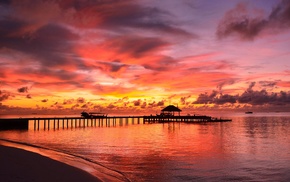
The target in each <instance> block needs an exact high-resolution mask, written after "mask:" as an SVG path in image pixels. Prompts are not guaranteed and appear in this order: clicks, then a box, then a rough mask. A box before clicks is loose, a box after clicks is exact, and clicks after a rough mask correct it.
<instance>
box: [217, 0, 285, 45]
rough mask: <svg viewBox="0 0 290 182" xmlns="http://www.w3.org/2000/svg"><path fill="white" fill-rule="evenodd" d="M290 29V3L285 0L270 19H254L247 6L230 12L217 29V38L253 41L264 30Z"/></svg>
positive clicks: (238, 7) (274, 10) (237, 7)
mask: <svg viewBox="0 0 290 182" xmlns="http://www.w3.org/2000/svg"><path fill="white" fill-rule="evenodd" d="M289 28H290V1H289V0H283V1H281V2H280V3H279V4H278V5H277V6H276V7H274V8H273V9H272V11H271V13H270V14H269V16H268V17H261V16H255V17H252V16H251V14H250V13H249V11H248V9H247V7H246V5H245V4H239V5H237V6H236V7H235V8H234V9H232V10H230V11H228V12H227V13H226V14H225V16H224V17H223V19H222V20H221V22H220V23H219V25H218V28H217V36H218V37H219V38H225V37H228V36H231V35H238V36H239V37H240V38H241V39H243V40H253V39H254V38H256V37H257V36H258V35H260V33H261V32H262V31H263V30H283V29H289Z"/></svg>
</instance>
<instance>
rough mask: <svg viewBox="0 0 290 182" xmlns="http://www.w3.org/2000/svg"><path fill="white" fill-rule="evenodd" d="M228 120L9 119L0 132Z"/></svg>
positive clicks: (155, 117) (1, 123)
mask: <svg viewBox="0 0 290 182" xmlns="http://www.w3.org/2000/svg"><path fill="white" fill-rule="evenodd" d="M225 121H231V120H230V119H217V118H215V119H214V118H212V117H210V116H195V115H193V116H159V115H150V116H107V117H99V118H84V117H50V118H10V119H0V130H11V129H17V130H19V129H22V130H28V129H29V126H30V127H33V129H34V130H40V129H44V130H50V129H54V130H56V129H68V128H85V127H104V126H105V127H110V126H117V125H119V126H122V125H128V124H129V123H131V124H141V123H142V124H145V123H149V124H151V123H166V122H185V123H200V122H225Z"/></svg>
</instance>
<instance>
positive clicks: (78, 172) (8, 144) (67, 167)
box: [0, 139, 130, 182]
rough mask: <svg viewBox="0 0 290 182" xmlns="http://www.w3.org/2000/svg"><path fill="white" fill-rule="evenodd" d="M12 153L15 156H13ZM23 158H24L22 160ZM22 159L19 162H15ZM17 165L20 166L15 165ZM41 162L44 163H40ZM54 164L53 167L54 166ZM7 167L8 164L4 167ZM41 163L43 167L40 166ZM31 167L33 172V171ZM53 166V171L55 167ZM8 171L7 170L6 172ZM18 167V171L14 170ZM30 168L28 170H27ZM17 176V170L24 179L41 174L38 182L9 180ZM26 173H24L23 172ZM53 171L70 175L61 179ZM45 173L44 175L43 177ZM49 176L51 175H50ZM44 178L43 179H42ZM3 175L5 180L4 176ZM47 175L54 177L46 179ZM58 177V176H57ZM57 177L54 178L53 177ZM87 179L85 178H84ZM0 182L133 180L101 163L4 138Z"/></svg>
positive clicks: (0, 145)
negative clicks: (44, 177) (15, 172)
mask: <svg viewBox="0 0 290 182" xmlns="http://www.w3.org/2000/svg"><path fill="white" fill-rule="evenodd" d="M9 151H11V154H13V156H12V155H10V153H9ZM19 156H21V158H20V157H19ZM16 158H18V159H19V160H17V161H15V159H16ZM11 161H15V162H17V163H16V164H20V166H18V165H16V164H14V163H11ZM39 161H41V162H39ZM42 163H44V165H42ZM50 163H53V166H51V165H50ZM3 164H5V165H3ZM40 164H41V165H40ZM31 166H32V167H33V169H31ZM51 167H52V168H51ZM6 168H7V169H6ZM14 168H15V169H14ZM26 168H27V169H26ZM3 171H6V173H7V174H10V175H9V176H10V177H11V176H13V175H14V173H13V171H17V173H19V175H20V176H27V175H26V174H25V171H26V172H27V173H28V177H30V178H31V177H32V176H33V174H36V175H38V176H37V180H34V179H16V180H14V178H11V179H8V178H7V179H6V178H3V177H4V176H6V177H7V174H5V173H3ZM23 171H24V173H23ZM50 171H55V174H58V173H60V174H61V175H63V174H66V176H67V177H66V178H67V179H59V180H58V179H57V176H54V175H53V174H51V172H50ZM60 171H63V172H60ZM40 174H42V175H40ZM48 174H49V176H48ZM39 175H40V176H39ZM2 176H3V177H2ZM43 176H48V177H51V178H48V179H47V180H46V179H43ZM53 176H54V177H53ZM52 177H53V178H52ZM82 178H84V179H82ZM0 179H1V180H3V179H5V180H4V181H11V182H18V181H44V180H45V181H61V182H63V181H71V182H74V181H76V182H78V181H88V182H91V181H116V182H118V181H120V182H122V181H130V180H128V179H127V178H126V177H125V176H122V174H120V173H119V172H118V171H114V170H111V169H108V168H106V167H105V166H102V165H100V164H95V163H91V162H89V161H86V160H84V159H82V158H78V157H76V156H73V155H70V154H66V153H62V152H58V151H54V150H50V149H45V148H38V147H37V146H36V147H35V146H30V145H26V144H22V143H18V142H15V141H10V140H6V139H0Z"/></svg>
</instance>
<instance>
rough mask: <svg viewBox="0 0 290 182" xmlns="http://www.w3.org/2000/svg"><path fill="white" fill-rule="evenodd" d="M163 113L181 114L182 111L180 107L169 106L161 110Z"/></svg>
mask: <svg viewBox="0 0 290 182" xmlns="http://www.w3.org/2000/svg"><path fill="white" fill-rule="evenodd" d="M161 111H162V112H164V111H167V112H181V110H180V109H179V108H178V107H175V106H174V105H169V106H167V107H165V108H164V109H162V110H161Z"/></svg>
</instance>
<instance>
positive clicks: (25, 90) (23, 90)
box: [17, 87, 29, 93]
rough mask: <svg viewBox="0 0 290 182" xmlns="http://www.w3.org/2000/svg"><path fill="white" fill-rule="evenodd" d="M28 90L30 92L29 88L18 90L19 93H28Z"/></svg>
mask: <svg viewBox="0 0 290 182" xmlns="http://www.w3.org/2000/svg"><path fill="white" fill-rule="evenodd" d="M28 90H29V89H28V87H21V88H19V89H17V91H18V92H19V93H27V92H28Z"/></svg>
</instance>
